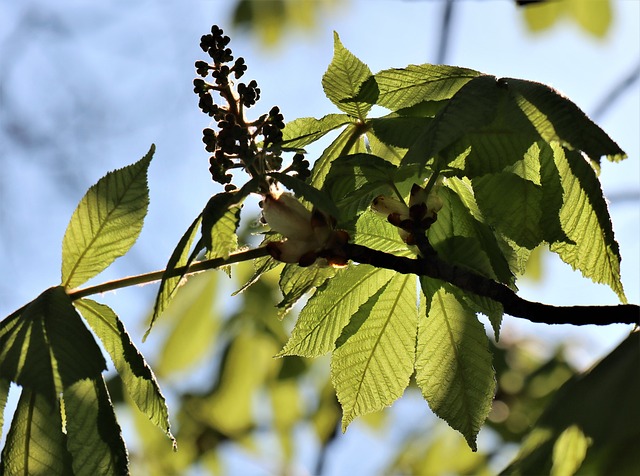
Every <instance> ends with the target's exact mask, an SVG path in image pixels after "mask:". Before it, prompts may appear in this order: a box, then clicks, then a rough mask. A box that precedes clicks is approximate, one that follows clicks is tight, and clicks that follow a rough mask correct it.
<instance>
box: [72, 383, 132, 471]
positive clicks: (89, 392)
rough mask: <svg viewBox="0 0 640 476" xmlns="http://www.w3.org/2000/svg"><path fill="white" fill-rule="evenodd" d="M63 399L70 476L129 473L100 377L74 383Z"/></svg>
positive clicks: (106, 393) (124, 450)
mask: <svg viewBox="0 0 640 476" xmlns="http://www.w3.org/2000/svg"><path fill="white" fill-rule="evenodd" d="M62 398H63V401H64V412H65V415H66V430H67V448H68V449H69V452H70V453H71V456H72V458H73V474H74V475H78V476H81V475H87V476H91V475H96V474H121V475H127V474H129V457H128V455H127V449H126V448H125V444H124V440H123V439H122V433H121V431H120V426H119V425H118V422H117V421H116V415H115V413H114V412H113V405H112V404H111V400H110V399H109V394H108V392H107V387H106V385H105V383H104V380H103V379H102V377H99V378H97V379H95V380H88V379H87V380H80V381H79V382H76V383H75V384H73V385H72V386H70V387H69V388H67V389H65V391H64V393H63V395H62Z"/></svg>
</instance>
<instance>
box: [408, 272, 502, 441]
mask: <svg viewBox="0 0 640 476" xmlns="http://www.w3.org/2000/svg"><path fill="white" fill-rule="evenodd" d="M421 283H422V289H423V291H424V294H425V296H426V299H425V301H426V312H427V315H426V318H425V317H421V318H420V319H419V321H418V341H417V342H418V344H417V351H416V363H415V368H416V382H417V384H418V387H420V389H421V390H422V394H423V395H424V398H425V399H426V400H427V402H428V403H429V407H431V409H432V410H433V412H434V413H435V414H436V415H438V416H439V417H440V418H442V419H443V420H445V421H446V422H447V423H448V424H449V425H450V426H451V427H452V428H454V429H456V430H458V431H459V432H460V433H462V435H463V436H464V437H465V439H466V440H467V443H468V444H469V446H470V447H471V449H473V450H474V451H475V450H476V436H477V434H478V432H479V431H480V427H481V426H482V424H483V423H484V420H485V419H486V417H487V415H488V414H489V410H490V409H491V402H492V400H493V394H494V391H495V385H496V384H495V378H494V371H493V368H492V366H491V353H490V352H489V342H488V339H487V336H486V334H485V331H484V328H483V326H482V324H480V322H479V321H478V320H477V318H476V316H475V313H474V312H473V311H471V310H470V309H468V308H467V307H465V306H464V305H462V304H461V303H460V301H459V300H458V299H457V298H456V297H455V295H454V294H452V292H451V291H449V290H448V288H449V286H448V285H445V286H439V285H438V284H437V283H436V282H435V281H433V280H430V279H428V278H422V279H421Z"/></svg>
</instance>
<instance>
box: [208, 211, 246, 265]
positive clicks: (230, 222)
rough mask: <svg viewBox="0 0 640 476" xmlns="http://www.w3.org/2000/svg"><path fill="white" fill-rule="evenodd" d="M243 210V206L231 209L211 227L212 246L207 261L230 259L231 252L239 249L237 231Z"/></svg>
mask: <svg viewBox="0 0 640 476" xmlns="http://www.w3.org/2000/svg"><path fill="white" fill-rule="evenodd" d="M241 209H242V206H241V205H240V206H238V205H233V206H231V207H229V210H227V212H226V213H225V214H224V215H222V217H221V218H220V219H219V220H218V222H217V223H216V224H215V225H213V226H212V227H211V232H210V233H211V244H210V247H209V248H208V249H207V250H208V251H207V254H206V258H207V259H211V258H228V257H229V254H230V253H231V252H233V251H235V250H237V249H238V235H237V234H236V230H237V229H238V225H239V224H240V210H241ZM229 272H230V271H229Z"/></svg>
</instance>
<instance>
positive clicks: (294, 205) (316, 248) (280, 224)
mask: <svg viewBox="0 0 640 476" xmlns="http://www.w3.org/2000/svg"><path fill="white" fill-rule="evenodd" d="M262 217H263V219H264V221H266V223H267V224H268V225H269V226H270V227H271V230H272V231H274V232H276V233H279V234H281V235H282V236H284V237H285V239H284V240H282V241H272V242H269V243H268V244H267V250H268V251H269V253H270V254H271V256H273V257H274V258H275V259H277V260H278V261H283V262H285V263H298V264H299V265H300V266H311V265H312V264H314V263H317V264H319V265H320V266H333V267H341V266H345V265H346V264H347V258H346V256H345V255H344V253H343V252H342V247H343V246H344V245H345V244H346V243H347V242H348V241H349V235H348V234H347V232H346V231H344V230H336V229H335V219H334V218H333V217H331V216H328V215H326V214H325V213H323V212H321V211H320V210H318V209H316V208H314V209H313V210H311V211H309V210H307V209H306V208H305V207H304V205H303V204H302V203H300V202H299V201H298V200H297V199H296V198H295V197H294V196H293V195H291V194H289V193H280V194H276V193H270V194H268V195H266V196H265V199H264V202H263V206H262Z"/></svg>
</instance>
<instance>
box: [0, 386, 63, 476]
mask: <svg viewBox="0 0 640 476" xmlns="http://www.w3.org/2000/svg"><path fill="white" fill-rule="evenodd" d="M66 440H67V438H66V436H65V434H64V433H63V432H62V420H61V418H60V409H59V408H58V404H57V401H56V402H55V403H54V402H52V401H50V400H49V399H47V398H46V397H45V396H44V395H42V394H39V393H36V392H34V391H31V390H30V389H28V388H23V389H22V394H21V395H20V400H19V401H18V407H17V408H16V411H15V413H14V414H13V420H12V421H11V427H10V428H9V433H8V434H7V441H6V443H5V446H4V448H3V449H2V458H1V459H0V474H3V475H5V474H6V475H7V476H8V475H20V474H21V475H25V476H26V475H31V474H33V475H47V476H58V475H60V476H67V475H69V474H73V470H72V469H71V455H70V454H69V452H68V451H67V448H66Z"/></svg>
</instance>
